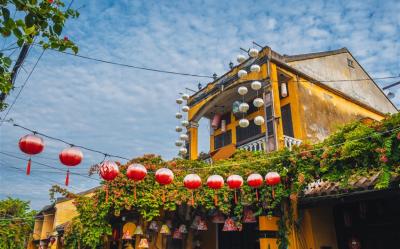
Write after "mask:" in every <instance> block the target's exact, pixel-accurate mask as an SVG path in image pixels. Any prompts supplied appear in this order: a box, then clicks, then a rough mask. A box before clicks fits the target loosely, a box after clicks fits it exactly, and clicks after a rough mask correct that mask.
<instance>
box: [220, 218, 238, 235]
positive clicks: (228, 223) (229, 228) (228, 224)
mask: <svg viewBox="0 0 400 249" xmlns="http://www.w3.org/2000/svg"><path fill="white" fill-rule="evenodd" d="M237 230H238V229H237V227H236V225H235V221H234V220H233V219H232V218H228V219H226V220H225V223H224V227H223V228H222V231H224V232H235V231H237Z"/></svg>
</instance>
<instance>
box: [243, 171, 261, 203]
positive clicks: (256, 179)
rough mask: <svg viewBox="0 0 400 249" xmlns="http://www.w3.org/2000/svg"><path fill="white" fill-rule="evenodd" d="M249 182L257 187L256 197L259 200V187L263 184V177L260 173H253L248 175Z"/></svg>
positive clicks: (251, 185) (253, 186)
mask: <svg viewBox="0 0 400 249" xmlns="http://www.w3.org/2000/svg"><path fill="white" fill-rule="evenodd" d="M247 184H248V185H249V186H250V187H252V188H254V189H256V199H257V201H258V188H259V187H261V186H262V184H263V177H262V176H261V175H260V174H258V173H254V174H251V175H249V176H248V177H247Z"/></svg>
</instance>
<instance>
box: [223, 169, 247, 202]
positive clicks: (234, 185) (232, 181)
mask: <svg viewBox="0 0 400 249" xmlns="http://www.w3.org/2000/svg"><path fill="white" fill-rule="evenodd" d="M226 183H227V184H228V186H229V188H230V189H234V190H235V204H237V194H236V189H238V188H240V187H241V186H242V185H243V178H242V177H241V176H239V175H231V176H229V177H228V179H226Z"/></svg>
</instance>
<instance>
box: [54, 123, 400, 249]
mask: <svg viewBox="0 0 400 249" xmlns="http://www.w3.org/2000/svg"><path fill="white" fill-rule="evenodd" d="M399 150H400V115H393V116H391V117H389V118H387V119H385V120H383V121H382V122H374V123H371V124H364V123H362V122H355V123H352V124H349V125H346V126H344V127H342V128H341V129H339V130H338V131H337V132H336V133H334V134H333V135H331V136H330V137H329V138H327V139H326V140H325V141H323V142H321V143H318V144H315V145H308V144H304V145H301V146H299V147H295V148H294V149H293V150H292V151H289V150H287V149H285V150H280V151H275V152H271V153H268V154H265V153H263V152H248V151H239V152H237V153H236V154H235V155H234V156H233V157H232V158H229V159H225V160H220V161H216V162H215V163H214V164H212V165H209V164H207V163H205V162H203V161H200V160H183V159H174V160H172V161H164V160H162V158H161V157H160V156H156V155H145V156H143V157H140V158H136V159H133V160H131V161H130V162H128V163H126V164H119V167H120V174H119V176H118V177H117V178H116V179H115V180H114V181H112V182H102V184H101V185H102V187H101V188H99V189H98V190H97V191H95V193H94V195H93V196H91V197H85V196H77V197H76V198H75V203H76V207H77V209H78V211H79V217H78V220H79V226H80V227H81V229H80V234H79V236H80V241H81V242H82V243H83V244H84V245H85V246H88V247H89V248H96V246H99V245H101V243H102V240H103V235H107V234H110V233H111V226H110V222H109V220H110V218H111V217H115V216H120V214H121V212H122V211H125V210H135V211H136V212H138V213H139V214H140V215H141V216H142V217H143V218H144V219H146V220H148V221H150V220H152V219H154V218H156V217H158V216H160V214H161V213H160V212H161V211H162V210H167V211H174V210H176V209H177V207H178V206H180V205H189V204H188V203H190V198H191V192H189V191H188V190H187V189H186V188H185V187H184V186H183V178H184V176H185V175H187V174H189V173H191V172H196V173H197V174H199V175H200V176H201V178H202V179H203V183H204V182H205V180H206V179H207V177H208V176H209V175H211V174H219V175H221V176H223V177H224V178H225V179H226V178H227V177H228V176H229V175H231V174H239V175H242V176H243V177H247V176H248V175H249V174H251V173H254V172H258V173H260V174H262V175H265V174H266V173H267V172H270V171H277V172H278V173H279V174H280V175H281V184H279V185H277V186H276V187H275V188H274V190H272V188H271V187H269V186H264V187H262V188H260V189H259V191H260V199H259V200H257V199H256V197H255V194H254V189H251V188H250V187H249V186H247V185H246V184H245V185H244V186H243V187H242V188H241V189H240V201H239V203H238V204H234V201H233V198H234V197H233V196H234V195H233V191H232V190H230V189H228V188H227V187H226V186H225V187H223V188H222V189H220V190H218V191H217V192H216V194H217V195H218V197H219V198H218V199H219V202H218V206H217V207H216V206H215V205H214V194H215V192H214V190H211V189H209V188H207V187H202V188H200V189H198V190H196V191H195V206H194V209H197V210H199V209H200V210H203V212H205V213H207V212H208V211H211V210H214V209H219V210H220V211H221V212H223V213H225V214H226V215H228V216H231V217H236V220H237V221H238V222H240V220H241V216H242V213H243V209H244V207H245V206H247V207H251V208H252V209H253V210H254V211H256V213H258V214H265V215H281V219H280V222H279V232H278V236H279V238H278V240H279V248H280V249H283V248H287V245H288V243H289V242H288V238H287V236H288V234H289V229H290V227H291V226H292V225H293V224H295V223H296V222H297V221H296V218H295V217H297V215H295V213H296V212H297V210H296V209H297V205H296V203H297V200H298V198H301V196H302V193H303V190H304V188H305V187H306V186H307V185H308V184H309V183H311V182H314V181H316V180H324V181H334V182H339V183H340V184H341V186H342V187H343V188H351V186H350V185H349V181H350V180H351V179H353V178H355V177H359V176H367V175H370V174H371V173H379V179H378V184H376V186H375V188H377V189H383V188H388V187H389V186H390V184H391V179H392V178H393V177H394V176H398V175H399V174H400V167H399ZM132 163H141V164H143V165H144V166H145V167H146V168H147V169H148V170H149V171H153V172H154V171H155V170H156V169H158V168H161V167H168V168H170V169H172V170H173V172H174V175H175V179H174V181H173V183H172V184H170V185H167V186H160V185H159V184H158V183H157V182H155V180H154V176H153V175H148V176H147V177H146V178H145V179H144V181H142V182H140V183H139V184H136V187H137V200H135V198H134V194H133V189H134V183H133V182H132V181H130V180H129V179H128V178H127V177H126V174H125V173H126V168H127V166H128V165H130V164H132ZM105 188H107V189H108V191H109V199H108V201H106V197H105V196H106V194H105ZM162 191H165V192H166V193H167V194H166V201H165V203H163V201H162V198H161V197H160V196H162ZM273 191H274V193H275V195H274V196H273V195H272V192H273ZM51 192H52V193H53V194H54V192H61V193H63V194H68V193H66V192H65V191H63V190H62V189H59V188H58V187H54V188H53V189H52V191H51ZM73 234H74V233H69V234H67V238H68V236H74V235H73ZM70 238H72V237H70ZM67 241H70V240H68V239H67ZM72 241H74V240H72ZM71 243H72V242H71Z"/></svg>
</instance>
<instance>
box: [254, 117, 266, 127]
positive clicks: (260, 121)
mask: <svg viewBox="0 0 400 249" xmlns="http://www.w3.org/2000/svg"><path fill="white" fill-rule="evenodd" d="M254 123H255V124H256V125H262V124H264V118H263V117H262V116H257V117H255V118H254Z"/></svg>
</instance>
